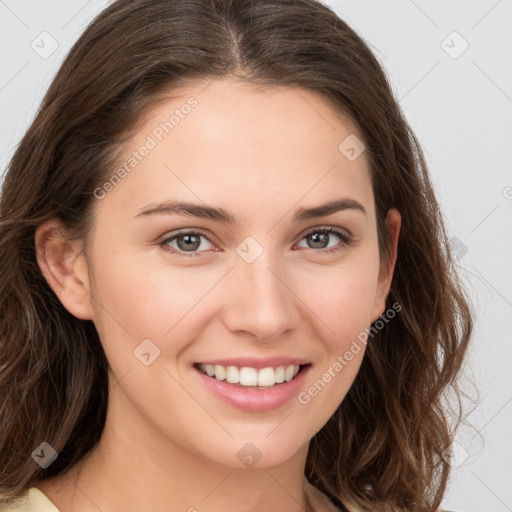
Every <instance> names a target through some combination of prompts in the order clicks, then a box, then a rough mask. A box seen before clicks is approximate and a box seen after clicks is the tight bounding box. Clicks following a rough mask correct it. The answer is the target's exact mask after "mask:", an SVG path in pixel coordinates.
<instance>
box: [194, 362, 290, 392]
mask: <svg viewBox="0 0 512 512" xmlns="http://www.w3.org/2000/svg"><path fill="white" fill-rule="evenodd" d="M198 366H199V369H200V370H201V371H202V372H203V373H206V375H208V376H209V377H214V378H215V379H217V380H226V381H227V382H229V383H230V384H241V385H242V386H264V387H267V386H273V385H274V384H281V383H283V382H284V381H286V382H288V381H290V380H292V379H293V378H294V377H295V376H296V375H297V373H299V369H300V367H299V366H298V365H296V364H290V365H288V366H284V365H283V366H277V367H275V368H273V367H270V366H269V367H267V368H261V369H260V370H258V369H256V368H251V367H249V366H243V367H241V368H238V367H237V366H223V365H221V364H216V365H213V364H207V365H204V364H199V365H198Z"/></svg>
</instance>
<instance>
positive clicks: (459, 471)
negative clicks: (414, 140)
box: [0, 0, 512, 512]
mask: <svg viewBox="0 0 512 512" xmlns="http://www.w3.org/2000/svg"><path fill="white" fill-rule="evenodd" d="M108 3H109V2H108V1H101V0H89V1H87V0H65V1H64V0H61V1H49V0H48V1H45V0H0V20H1V28H2V30H1V31H0V48H1V56H0V109H1V110H0V112H1V115H0V134H1V136H0V159H1V162H0V172H1V175H2V177H3V173H4V172H5V169H6V166H7V164H8V161H9V159H10V157H11V155H12V153H13V152H14V149H15V147H16V145H17V143H18V142H19V140H20V139H21V137H22V135H23V133H24V131H25V130H26V129H27V127H28V125H29V123H30V122H31V120H32V119H33V116H34V114H35V111H36V109H37V107H38V105H39V103H40V101H41V99H42V96H43V94H44V92H45V90H46V89H47V87H48V85H49V83H50V81H51V79H52V77H53V76H54V74H55V73H56V71H57V69H58V67H59V65H60V63H61V62H62V60H63V59H64V57H65V55H66V53H67V51H68V50H69V49H70V47H71V45H72V44H73V43H74V42H75V41H76V39H77V38H78V37H79V35H80V34H81V33H82V31H83V30H84V28H85V26H86V25H87V24H88V23H89V22H90V21H91V20H92V18H93V17H94V16H95V15H96V14H97V13H98V12H99V11H101V10H102V9H103V8H104V7H106V6H107V5H108ZM325 3H326V4H327V5H329V6H331V7H332V8H334V9H335V10H336V11H337V13H338V14H339V15H340V17H341V18H342V19H344V20H345V21H347V23H348V24H349V25H350V26H352V27H353V28H354V29H355V30H356V31H357V32H358V33H359V34H360V35H361V36H362V37H363V38H364V39H365V40H366V41H367V42H368V43H369V44H370V45H371V47H372V49H373V51H374V52H375V54H376V55H377V58H378V59H379V60H380V62H381V63H382V65H383V66H384V68H385V70H386V72H387V74H388V76H389V78H390V80H391V82H392V86H393V89H394V92H395V95H396V97H397V99H398V100H399V102H400V105H401V107H402V109H403V111H404V113H405V115H406V117H407V119H408V121H409V123H410V125H411V127H412V128H413V130H414V132H415V134H416V135H417V136H418V138H419V140H420V142H421V144H422V146H423V148H424V151H425V154H426V157H427V162H428V164H429V166H430V172H431V175H432V178H433V181H434V185H435V189H436V192H437V195H438V198H439V201H440V203H441V206H442V209H443V213H444V215H445V219H446V223H447V227H448V230H449V234H450V238H451V244H452V247H454V248H455V250H456V252H457V257H458V265H459V270H460V274H461V277H462V278H463V280H464V282H465V283H466V285H467V286H468V289H469V292H470V295H471V298H472V301H473V303H474V306H475V309H476V313H477V318H476V328H475V335H474V338H473V345H472V348H471V355H470V358H469V359H468V365H467V368H466V370H465V374H464V377H465V378H464V382H463V389H464V391H465V392H466V393H467V394H468V396H469V397H470V398H468V399H467V400H466V401H465V410H466V412H467V413H468V414H469V416H468V418H467V420H466V423H467V425H464V426H463V428H462V429H461V430H460V431H459V434H458V439H457V443H456V445H454V451H453V452H452V458H451V459H450V460H451V461H452V465H453V472H452V476H451V479H450V484H449V490H448V493H447V495H446V499H445V501H444V503H443V506H444V508H445V509H448V510H454V511H457V512H481V511H482V510H485V511H493V512H505V511H512V485H511V484H512V441H511V435H510V434H511V432H512V429H511V426H512V376H511V374H512V372H511V367H512V343H511V337H510V332H511V327H512V271H511V263H512V258H511V256H512V250H511V249H512V229H511V227H512V172H511V169H512V165H511V164H512V151H511V148H512V67H511V63H512V58H511V57H512V30H511V27H512V1H511V0H499V1H497V0H386V1H383V0H374V1H369V0H364V1H363V0H357V1H356V0H337V1H334V0H331V1H326V2H325ZM0 179H1V178H0ZM0 264H1V263H0ZM466 380H467V382H466Z"/></svg>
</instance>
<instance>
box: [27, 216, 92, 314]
mask: <svg viewBox="0 0 512 512" xmlns="http://www.w3.org/2000/svg"><path fill="white" fill-rule="evenodd" d="M65 233H66V230H65V227H64V225H63V223H62V221H60V220H59V219H51V220H49V221H47V222H45V223H44V224H41V225H40V226H39V227H38V228H37V229H36V233H35V247H36V257H37V263H38V265H39V268H40V269H41V272H42V273H43V275H44V277H45V279H46V281H47V282H48V284H49V285H50V287H51V289H52V290H53V291H54V292H55V294H56V295H57V297H58V298H59V300H60V301H61V302H62V305H63V306H64V307H65V308H66V309H67V310H68V311H69V312H70V313H71V314H72V315H74V316H76V317H77V318H80V319H82V320H92V319H93V311H92V308H91V300H90V299H91V294H90V286H89V272H88V266H87V261H86V259H85V256H84V254H83V241H82V240H71V241H66V240H65V239H64V234H65Z"/></svg>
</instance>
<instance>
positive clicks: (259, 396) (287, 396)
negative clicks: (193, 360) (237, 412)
mask: <svg viewBox="0 0 512 512" xmlns="http://www.w3.org/2000/svg"><path fill="white" fill-rule="evenodd" d="M310 369H311V365H310V364H309V365H308V366H306V367H304V368H303V369H302V370H301V371H300V372H299V373H298V374H297V375H296V376H295V378H293V379H292V380H289V381H288V382H286V381H285V382H283V383H282V384H276V385H275V386H274V387H273V388H270V389H263V390H258V389H244V388H241V387H238V386H233V385H232V384H230V383H229V382H226V381H225V380H217V379H216V378H215V377H209V376H208V375H205V374H204V373H202V372H200V371H199V370H198V369H197V368H195V367H193V370H194V371H195V372H196V373H197V374H198V375H199V377H200V378H201V380H202V381H203V382H204V384H205V385H206V386H207V387H208V388H209V389H210V390H211V391H213V393H215V395H216V396H218V397H219V398H220V399H221V400H222V401H223V402H225V403H227V404H230V405H233V406H235V407H238V408H239V409H242V410H244V411H252V412H261V411H268V410H271V409H276V408H277V407H280V406H282V405H284V404H285V403H287V402H288V401H290V400H291V399H292V398H293V397H295V396H296V395H297V394H298V393H299V391H300V389H301V388H302V386H303V384H304V380H305V378H306V375H307V373H308V372H309V370H310Z"/></svg>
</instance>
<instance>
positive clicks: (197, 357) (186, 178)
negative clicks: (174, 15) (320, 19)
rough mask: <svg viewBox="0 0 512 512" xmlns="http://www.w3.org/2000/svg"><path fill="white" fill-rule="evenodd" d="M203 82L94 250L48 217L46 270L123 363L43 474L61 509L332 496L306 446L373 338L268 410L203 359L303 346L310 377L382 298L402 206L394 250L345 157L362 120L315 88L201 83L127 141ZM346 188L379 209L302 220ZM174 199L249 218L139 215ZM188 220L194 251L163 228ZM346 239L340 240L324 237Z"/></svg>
mask: <svg viewBox="0 0 512 512" xmlns="http://www.w3.org/2000/svg"><path fill="white" fill-rule="evenodd" d="M190 96H194V98H196V99H197V101H198V105H197V106H196V107H195V108H194V109H192V110H191V112H190V113H189V114H188V115H187V116H185V117H184V118H183V119H181V120H180V122H179V124H178V125H177V126H175V128H174V129H173V130H172V132H170V133H169V134H167V135H166V136H165V137H164V138H163V140H162V141H161V142H160V143H159V144H158V145H157V147H156V148H154V149H152V150H151V151H150V152H149V154H148V155H147V156H145V157H144V159H143V160H142V161H141V162H140V163H138V165H137V166H136V168H134V170H133V171H132V172H131V173H129V174H128V175H127V176H126V177H124V178H123V180H122V181H121V183H119V184H118V185H117V186H116V187H115V188H114V189H113V190H111V191H109V192H108V193H107V194H106V195H105V197H104V198H103V199H101V200H97V201H96V204H95V206H94V207H95V225H94V230H93V233H92V237H91V239H90V253H89V257H88V258H87V259H86V258H85V256H84V255H83V254H81V250H82V249H83V241H81V240H77V241H74V242H70V243H62V242H61V241H60V240H59V235H58V234H59V231H60V229H61V228H62V226H61V224H60V223H59V221H58V219H53V220H51V221H48V222H46V223H45V224H43V225H41V226H40V227H39V228H38V230H37V233H36V245H37V247H38V262H39V265H40V268H41V270H42V272H43V274H44V275H45V277H46V279H47V281H48V283H49V285H50V286H51V287H52V289H53V290H54V292H55V293H56V294H57V296H58V297H59V299H60V300H61V302H62V303H63V305H64V306H65V307H66V308H67V310H68V311H70V312H71V313H72V314H73V315H75V316H76V317H78V318H81V319H90V320H92V321H93V322H94V324H95V326H96V329H97V330H98V333H99V336H100V339H101V342H102V345H103V347H104V349H105V353H106V355H107V358H108V361H109V363H110V366H111V370H112V373H110V374H109V379H110V398H109V407H108V415H107V422H106V426H105V430H104V432H103V436H102V438H101V441H100V443H99V444H98V445H97V446H96V447H95V448H94V449H93V450H92V451H91V452H89V454H87V456H86V457H84V458H83V459H82V461H81V462H80V463H79V464H77V465H76V466H75V467H73V468H71V470H69V471H67V472H66V473H64V475H63V476H61V477H59V478H56V479H51V480H44V481H37V482H35V486H37V487H38V488H39V489H40V490H42V491H43V492H45V493H46V494H47V496H48V497H49V498H50V499H51V500H52V501H53V503H55V505H56V506H57V507H59V508H60V509H61V510H62V511H66V512H74V511H78V510H80V511H82V512H88V511H95V512H97V511H98V510H99V509H101V510H103V511H109V512H121V511H123V512H126V511H132V510H133V511H140V510H153V511H164V510H165V511H166V512H178V511H180V512H182V511H187V510H189V511H192V510H199V511H200V510H208V511H210V512H221V511H222V512H226V511H231V510H237V511H238V512H249V511H251V512H252V511H254V510H280V511H283V512H298V511H299V510H304V509H303V507H302V505H303V500H304V498H305V496H308V497H309V499H310V501H311V503H312V505H313V508H314V509H315V510H328V509H327V508H326V504H325V501H324V500H323V499H322V495H320V493H319V492H318V491H317V490H316V489H315V488H313V487H312V486H311V485H309V483H308V482H307V480H306V479H305V477H304V468H305V462H306V455H307V451H308V446H309V442H310V440H311V438H312V437H313V436H314V435H315V434H316V433H317V432H318V431H319V430H320V429H321V428H322V426H323V425H325V423H326V422H327V420H328V419H329V418H330V417H331V415H332V414H333V413H334V412H335V410H336V409H337V407H338V406H339V404H340V403H341V402H342V400H343V398H344V397H345V395H346V393H347V391H348V390H349V388H350V386H351V384H352V383H353V381H354V378H355V376H356V374H357V372H358V370H359V367H360V364H361V361H362V357H363V355H364V344H363V345H362V348H363V349H362V350H361V351H360V352H359V353H357V354H355V355H354V357H353V359H352V360H351V361H350V362H349V363H348V364H347V365H346V366H345V367H344V368H343V371H341V372H339V373H338V374H337V375H336V377H335V378H333V379H332V381H331V382H330V383H329V384H327V385H326V386H325V388H324V389H323V390H322V391H321V392H319V393H318V394H317V395H316V396H315V397H313V398H312V399H311V400H310V401H309V403H307V404H302V403H300V402H299V401H298V400H297V399H292V400H290V401H289V402H288V403H286V404H285V405H283V406H281V407H279V408H277V409H274V410H270V411H266V412H258V413H255V412H247V411H242V410H239V409H238V408H236V407H233V406H230V405H227V404H225V403H223V402H221V401H220V400H219V399H218V398H216V397H215V396H214V395H212V393H211V392H210V391H209V389H207V388H206V387H205V386H204V385H203V384H202V383H201V382H200V381H199V379H197V376H196V375H195V373H194V372H195V370H193V369H192V364H193V363H195V362H199V361H204V360H206V359H213V358H222V357H233V356H243V355H252V356H256V357H267V356H273V355H290V356H297V357H303V358H305V359H306V360H308V361H310V362H311V363H312V368H311V371H310V373H309V375H308V377H307V380H306V383H305V385H304V387H303V390H307V389H308V388H309V387H310V386H312V384H313V383H314V382H315V381H317V380H318V379H320V378H321V377H322V374H323V373H324V372H325V371H326V370H327V369H328V368H329V367H332V364H333V363H334V361H336V359H337V357H338V356H340V355H343V354H344V353H345V352H346V351H347V350H348V349H349V347H350V345H351V343H352V341H353V340H355V339H357V336H358V335H359V334H360V333H361V332H362V331H364V330H365V328H369V327H370V324H371V323H372V322H373V321H375V320H376V319H377V318H378V317H379V316H380V315H381V314H383V313H384V312H385V307H386V306H385V299H386V296H387V295H388V293H389V288H390V284H391V280H392V276H393V270H394V265H395V261H396V247H397V240H398V235H399V231H400V222H401V219H400V214H399V212H398V211H397V210H395V209H392V210H390V211H389V213H388V217H387V223H388V224H387V225H388V229H389V232H390V234H391V236H392V246H391V254H392V257H391V259H390V261H389V263H388V264H387V265H381V261H380V259H379V252H378V244H377V230H376V218H375V208H374V196H373V191H372V186H371V181H370V168H369V164H368V161H367V159H366V155H365V153H364V152H363V153H362V154H361V155H360V156H359V157H358V158H357V159H355V160H354V161H350V160H349V159H347V158H346V157H345V156H344V154H342V153H341V152H340V151H339V150H338V146H339V144H340V143H341V142H342V141H343V140H344V139H345V138H346V137H347V136H348V135H350V134H351V133H355V132H354V130H353V129H352V128H351V127H350V124H349V123H348V120H345V122H342V120H343V119H341V118H340V117H339V116H336V115H335V114H334V113H333V111H332V108H331V107H329V105H328V104H327V103H326V102H325V101H324V100H323V98H322V97H321V96H319V95H317V94H316V93H313V92H308V91H306V90H302V89H299V90H297V89H294V88H272V89H266V90H263V89H256V88H255V87H254V86H251V85H249V84H247V83H242V82H238V81H233V80H231V79H223V80H215V81H213V82H211V83H210V82H203V83H200V82H197V83H196V84H195V85H194V86H189V87H188V88H183V89H180V91H178V92H177V91H173V97H172V99H169V100H168V101H166V102H165V103H163V104H160V106H158V107H157V108H155V109H154V110H153V111H151V113H150V114H149V115H148V116H147V118H146V119H145V120H144V126H143V127H142V128H141V129H140V131H139V132H138V133H137V134H136V135H135V137H134V138H133V139H132V140H131V141H130V143H129V144H128V145H127V147H126V154H127V155H129V154H131V153H132V151H134V150H137V148H140V146H142V145H143V144H144V142H145V141H146V139H147V137H148V135H150V134H151V133H152V130H154V128H155V127H156V126H158V125H159V123H160V122H162V121H165V120H166V119H168V118H169V112H171V111H172V110H174V109H175V108H179V107H180V105H183V104H184V103H185V102H186V101H187V99H188V98H189V97H190ZM341 197H348V198H352V199H355V200H357V201H358V202H360V203H361V204H362V205H363V206H364V208H365V209H366V211H367V215H364V214H363V213H362V212H359V211H356V210H350V209H347V210H343V211H338V212H336V213H333V214H331V215H329V216H324V217H321V218H315V219H310V220H306V221H302V222H298V223H297V222H292V217H293V214H294V213H295V212H296V211H297V210H298V209H300V208H301V207H304V208H306V207H313V206H318V205H320V204H323V203H325V202H327V201H329V200H334V199H338V198H341ZM170 199H176V200H183V201H191V202H196V203H199V204H207V205H213V206H217V207H222V208H224V209H226V210H228V211H229V212H232V213H233V214H234V215H236V216H237V218H238V220H239V221H238V223H236V224H234V225H233V226H228V225H227V224H225V223H222V222H216V221H214V220H210V219H200V218H194V217H190V216H184V215H169V214H159V215H148V216H139V217H136V216H137V214H138V213H139V212H140V210H141V209H142V208H144V207H146V206H148V205H153V204H155V203H159V202H163V201H166V200H170ZM331 226H332V227H337V228H340V229H344V230H348V231H349V232H350V233H351V234H352V236H353V238H354V241H353V243H352V244H351V245H349V246H345V247H343V241H342V240H341V239H339V238H338V237H337V236H336V235H329V237H328V239H327V240H326V241H325V243H324V245H323V246H322V245H319V244H317V245H315V244H314V243H313V242H312V241H311V240H309V241H308V238H306V237H305V235H306V234H307V233H308V232H309V231H311V228H322V227H324V228H325V227H331ZM193 229H201V230H202V231H204V232H206V234H207V235H208V236H209V238H210V240H211V242H209V241H208V240H206V239H204V238H200V240H201V245H200V246H199V247H198V246H197V245H196V246H195V249H193V251H195V253H194V254H195V255H196V256H194V257H187V256H186V255H185V256H183V255H180V254H177V253H178V252H180V248H181V249H182V251H181V252H182V254H183V253H184V250H183V247H184V245H183V243H182V244H181V245H178V242H179V240H174V241H173V242H169V243H168V244H167V246H168V247H171V249H174V250H175V251H176V253H174V254H173V253H172V252H170V251H166V250H165V249H164V248H163V246H159V244H158V242H159V241H161V240H163V239H164V238H165V237H169V236H171V235H172V234H175V233H176V232H177V231H178V230H193ZM249 236H250V237H253V238H254V239H255V240H256V241H257V243H258V244H259V245H260V246H261V247H262V248H263V253H262V254H261V255H260V256H259V257H258V258H257V259H256V260H255V261H253V262H252V263H248V262H247V261H245V260H244V259H243V258H242V257H240V256H239V255H238V253H237V252H236V249H237V247H238V246H239V245H240V244H241V242H242V241H244V239H245V238H246V237H249ZM182 240H183V239H182ZM326 246H327V247H326ZM334 246H338V247H341V250H339V251H337V252H333V253H331V254H325V253H323V252H322V251H324V252H325V250H326V249H329V248H331V247H334ZM185 254H186V253H185ZM188 254H190V253H188ZM381 267H382V268H381ZM228 271H229V272H228ZM147 338H149V339H151V340H152V342H153V343H154V344H155V345H156V346H157V347H158V348H159V350H160V356H159V357H157V358H156V359H155V360H154V361H153V362H152V364H151V365H149V366H145V365H143V364H142V363H141V362H140V360H139V359H138V358H137V357H134V353H133V352H134V349H135V348H136V347H137V346H138V345H139V344H140V343H141V342H142V340H144V339H147ZM248 442H251V443H253V444H254V445H255V446H256V447H257V449H258V450H259V452H260V453H261V459H260V460H259V461H258V462H257V464H256V465H254V466H252V467H246V466H244V464H242V463H241V462H240V460H239V459H238V458H237V453H238V452H239V450H240V449H241V448H242V447H243V446H244V445H245V444H246V443H248ZM192 507H194V508H192Z"/></svg>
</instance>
